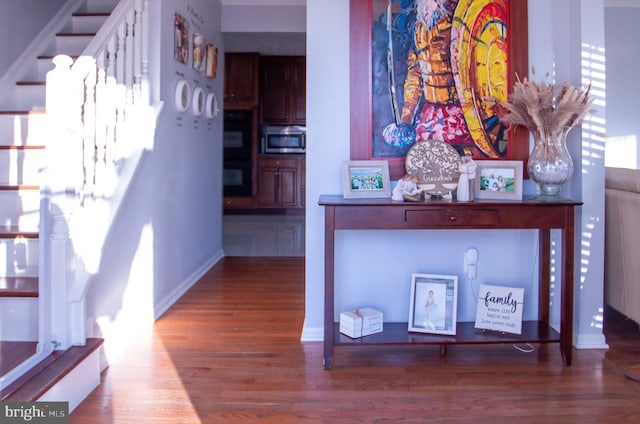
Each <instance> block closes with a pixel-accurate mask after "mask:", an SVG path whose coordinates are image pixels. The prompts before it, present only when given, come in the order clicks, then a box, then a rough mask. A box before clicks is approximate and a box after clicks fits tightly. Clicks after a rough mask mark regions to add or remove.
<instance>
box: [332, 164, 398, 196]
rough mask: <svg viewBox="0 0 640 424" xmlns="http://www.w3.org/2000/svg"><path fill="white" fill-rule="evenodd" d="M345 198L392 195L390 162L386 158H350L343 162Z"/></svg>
mask: <svg viewBox="0 0 640 424" xmlns="http://www.w3.org/2000/svg"><path fill="white" fill-rule="evenodd" d="M342 188H343V196H344V197H345V198H356V197H360V198H384V197H391V182H390V181H389V163H388V162H387V161H386V160H350V161H344V162H343V163H342Z"/></svg>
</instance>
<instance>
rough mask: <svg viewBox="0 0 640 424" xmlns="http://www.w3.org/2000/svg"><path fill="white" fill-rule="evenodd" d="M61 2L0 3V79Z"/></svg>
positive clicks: (11, 0) (9, 0)
mask: <svg viewBox="0 0 640 424" xmlns="http://www.w3.org/2000/svg"><path fill="white" fill-rule="evenodd" d="M64 3H65V0H19V1H16V0H0V10H1V11H2V14H1V15H0V22H1V24H0V52H2V54H0V76H2V75H3V74H4V73H5V72H6V71H7V69H9V67H10V66H11V64H12V63H13V62H14V61H15V60H16V58H18V56H20V54H21V53H22V51H23V50H24V49H25V48H26V47H27V46H28V45H29V43H31V41H32V40H33V39H34V37H35V36H36V35H38V33H39V32H40V30H41V29H42V28H43V27H44V26H45V25H46V24H47V22H49V20H50V19H51V18H52V17H53V16H54V15H55V14H56V12H57V11H58V10H59V9H60V7H61V6H62V5H63V4H64Z"/></svg>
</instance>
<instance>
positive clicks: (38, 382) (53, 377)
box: [0, 338, 103, 402]
mask: <svg viewBox="0 0 640 424" xmlns="http://www.w3.org/2000/svg"><path fill="white" fill-rule="evenodd" d="M102 343H103V339H98V338H88V339H87V343H86V344H85V345H84V346H72V347H70V348H69V349H67V350H65V351H54V352H53V353H52V354H51V355H49V357H47V358H45V359H44V360H43V361H42V362H40V364H38V365H36V366H35V367H34V368H32V369H31V370H29V371H28V372H27V373H26V374H25V375H23V376H22V377H20V378H18V379H17V380H16V381H14V382H13V383H11V384H10V385H9V386H8V387H6V388H5V389H4V390H3V391H2V392H1V393H0V400H2V401H16V402H18V401H21V402H28V401H35V400H37V399H39V398H40V397H41V396H42V395H43V394H45V393H46V392H47V391H48V390H49V389H51V388H52V387H53V386H54V385H55V384H56V383H57V382H58V381H60V380H61V379H62V378H64V376H66V375H67V374H68V373H69V372H71V371H72V370H73V369H74V368H75V367H76V366H77V365H78V364H80V363H81V362H82V361H83V360H85V359H86V358H87V357H88V356H89V355H91V354H92V353H93V352H95V351H96V350H97V349H99V348H100V346H102Z"/></svg>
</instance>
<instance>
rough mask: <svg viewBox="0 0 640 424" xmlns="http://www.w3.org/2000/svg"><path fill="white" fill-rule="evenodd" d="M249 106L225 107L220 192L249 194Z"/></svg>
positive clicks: (250, 190) (250, 114)
mask: <svg viewBox="0 0 640 424" xmlns="http://www.w3.org/2000/svg"><path fill="white" fill-rule="evenodd" d="M254 119H255V116H254V111H253V110H225V111H224V123H223V135H222V140H223V141H222V145H223V155H224V159H223V163H224V170H223V195H224V196H229V197H233V196H251V192H252V184H251V164H252V148H251V146H252V144H253V143H252V140H253V137H254V134H253V128H254Z"/></svg>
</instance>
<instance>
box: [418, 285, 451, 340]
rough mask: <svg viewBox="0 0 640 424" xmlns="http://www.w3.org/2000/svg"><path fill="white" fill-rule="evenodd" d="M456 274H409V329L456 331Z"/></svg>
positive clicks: (426, 331)
mask: <svg viewBox="0 0 640 424" xmlns="http://www.w3.org/2000/svg"><path fill="white" fill-rule="evenodd" d="M457 305H458V277H457V276H455V275H438V274H417V273H414V274H413V275H412V276H411V301H410V304H409V331H414V332H418V333H433V334H449V335H455V334H456V319H457V310H458V307H457Z"/></svg>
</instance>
